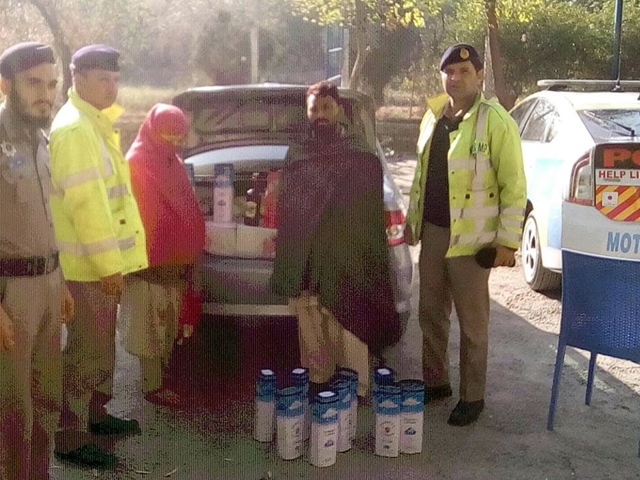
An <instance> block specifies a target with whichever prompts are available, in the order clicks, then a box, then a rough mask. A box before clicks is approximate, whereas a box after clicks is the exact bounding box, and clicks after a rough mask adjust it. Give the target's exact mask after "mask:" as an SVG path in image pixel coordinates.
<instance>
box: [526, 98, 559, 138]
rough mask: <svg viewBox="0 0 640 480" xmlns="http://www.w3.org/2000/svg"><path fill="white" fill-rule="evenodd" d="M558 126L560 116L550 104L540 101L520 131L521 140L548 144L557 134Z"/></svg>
mask: <svg viewBox="0 0 640 480" xmlns="http://www.w3.org/2000/svg"><path fill="white" fill-rule="evenodd" d="M559 126H560V114H559V113H558V111H557V110H556V109H555V107H554V106H553V105H551V103H549V102H547V101H546V100H542V99H540V100H538V103H536V106H535V107H534V108H533V111H532V112H531V116H530V117H529V120H528V121H527V124H526V125H525V127H524V130H523V131H522V139H523V140H529V141H532V142H542V143H548V142H550V141H551V140H553V138H554V137H555V136H556V134H557V133H558V128H559Z"/></svg>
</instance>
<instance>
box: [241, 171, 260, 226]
mask: <svg viewBox="0 0 640 480" xmlns="http://www.w3.org/2000/svg"><path fill="white" fill-rule="evenodd" d="M252 180H253V181H252V185H251V188H250V189H249V190H247V195H246V203H245V205H246V206H245V211H244V224H245V225H248V226H250V227H257V226H259V225H260V204H261V203H262V197H261V195H260V190H259V188H258V174H257V173H254V174H253V178H252Z"/></svg>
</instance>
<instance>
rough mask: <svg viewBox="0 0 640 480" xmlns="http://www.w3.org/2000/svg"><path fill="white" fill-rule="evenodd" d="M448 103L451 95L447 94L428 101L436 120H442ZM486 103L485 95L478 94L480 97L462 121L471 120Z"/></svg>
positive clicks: (477, 96)
mask: <svg viewBox="0 0 640 480" xmlns="http://www.w3.org/2000/svg"><path fill="white" fill-rule="evenodd" d="M448 101H449V95H448V94H446V93H443V94H441V95H438V96H436V97H431V98H430V99H429V100H427V106H428V107H429V108H430V109H431V111H432V112H433V114H434V115H435V117H436V118H440V117H441V116H442V113H443V112H444V107H445V105H446V104H447V102H448ZM484 101H485V98H484V95H483V93H482V92H478V95H476V100H475V102H473V105H472V106H471V108H470V109H469V111H468V112H467V113H465V114H464V116H463V117H462V120H463V121H464V120H467V119H469V118H471V117H472V116H473V115H474V114H475V113H476V112H477V111H478V108H479V107H480V104H481V103H482V102H484Z"/></svg>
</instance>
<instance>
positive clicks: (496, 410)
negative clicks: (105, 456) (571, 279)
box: [51, 158, 640, 480]
mask: <svg viewBox="0 0 640 480" xmlns="http://www.w3.org/2000/svg"><path fill="white" fill-rule="evenodd" d="M390 168H391V170H392V172H393V174H394V177H395V178H396V180H397V183H398V185H399V186H400V188H401V189H402V190H403V193H405V194H406V193H407V192H408V189H409V186H410V183H411V178H412V175H413V171H414V168H415V160H412V159H411V158H400V159H397V160H396V161H394V162H392V163H390ZM412 253H413V255H414V258H417V254H418V250H417V249H414V250H413V252H412ZM490 282H491V295H492V304H491V308H492V322H491V327H490V335H491V340H490V352H489V355H490V359H489V373H488V388H487V397H486V403H487V407H486V409H485V412H484V413H483V414H482V416H481V418H480V420H479V421H478V422H477V423H476V424H475V425H473V426H470V427H466V428H454V427H449V426H448V425H447V424H446V420H447V417H448V415H449V412H450V411H451V409H452V408H453V406H454V405H455V402H456V401H457V399H456V398H455V395H454V398H451V399H448V400H446V401H442V402H439V403H436V404H435V405H430V406H429V407H428V408H427V409H426V417H425V429H426V431H425V438H424V452H423V454H421V455H413V456H402V457H401V458H398V459H382V458H379V457H376V456H375V455H373V453H372V451H373V416H372V412H371V408H370V406H366V405H365V406H362V407H361V408H360V414H359V415H360V416H359V431H358V439H357V441H356V443H355V446H354V448H353V449H352V450H351V451H350V452H348V453H345V454H341V455H340V456H339V458H338V462H337V464H336V465H335V466H333V467H330V468H327V469H316V468H314V467H312V466H310V465H309V464H308V463H307V462H306V461H305V460H304V459H299V460H295V461H290V462H285V461H281V460H279V459H278V457H277V453H276V451H275V448H274V446H273V445H262V444H257V443H255V442H254V441H252V440H251V412H252V407H251V399H250V394H247V393H246V392H250V390H251V387H252V385H251V375H252V374H253V371H254V370H252V369H253V368H254V367H255V365H257V364H259V361H254V360H251V359H252V356H253V355H256V352H265V351H267V345H270V346H271V347H269V348H271V350H270V351H269V352H268V353H267V354H268V355H272V358H276V357H278V358H279V360H278V361H279V363H278V366H279V367H282V368H288V367H289V366H290V364H291V362H292V360H291V358H292V357H291V355H290V354H288V353H287V352H290V351H292V349H294V348H295V345H294V344H295V325H294V324H291V322H285V321H282V320H279V321H272V322H271V323H270V324H268V326H267V329H266V330H265V329H262V330H260V328H262V327H257V326H256V324H255V323H248V322H247V323H245V324H244V325H243V326H242V327H241V331H243V332H245V333H241V334H240V335H239V342H240V343H241V344H242V345H240V346H239V347H238V348H239V352H240V353H238V354H237V355H236V356H233V355H232V356H231V357H232V358H231V359H230V358H229V355H228V354H227V353H224V352H225V350H224V348H225V345H229V344H231V343H233V341H234V340H233V338H231V337H229V336H226V337H224V336H222V337H220V336H218V337H215V336H214V337H211V338H209V337H207V340H206V341H204V340H202V341H201V343H207V344H208V346H209V350H206V352H208V353H207V355H209V356H211V355H214V358H216V359H218V361H219V362H222V363H225V362H226V364H227V365H229V364H232V365H235V366H236V367H237V369H238V371H240V373H239V374H238V375H237V378H238V380H237V381H236V382H235V383H229V384H226V386H225V384H224V383H221V384H207V383H206V382H203V381H202V379H206V378H209V377H210V376H213V375H214V373H215V372H214V370H215V368H214V367H213V366H212V365H213V364H212V363H207V364H206V365H205V366H204V367H202V366H200V367H198V364H199V363H203V359H202V358H200V359H199V360H198V358H199V357H198V356H197V355H195V354H194V359H195V360H194V361H193V365H192V369H193V371H194V372H196V373H194V374H193V377H194V378H195V380H194V383H193V388H194V390H197V391H198V392H199V395H198V396H194V397H193V401H192V405H191V408H189V409H188V410H187V411H185V412H179V413H173V412H170V411H168V410H166V409H163V408H158V407H155V406H153V405H150V404H148V403H146V402H144V401H142V400H141V395H140V393H139V388H140V384H139V373H138V365H137V361H136V360H135V359H133V358H132V357H130V356H129V355H127V354H126V353H125V352H123V351H122V350H121V349H119V351H118V372H117V375H116V398H115V399H114V401H113V402H111V405H110V409H111V410H112V411H113V412H114V413H116V414H123V415H128V416H130V417H133V418H138V419H140V420H141V424H142V427H143V430H144V431H143V434H142V435H140V436H137V437H133V438H128V439H125V440H122V441H119V442H115V443H113V442H112V443H111V444H110V445H113V447H114V449H115V452H116V453H117V454H118V455H119V456H120V458H121V464H120V465H119V467H118V470H117V471H116V472H105V473H99V472H92V471H90V470H84V471H83V470H78V469H75V468H73V467H70V466H68V465H60V464H57V463H56V464H54V465H53V467H52V470H51V472H52V474H53V478H55V479H65V480H66V479H69V480H72V479H80V478H96V477H97V478H103V479H160V478H172V479H194V480H200V479H221V480H222V479H223V480H234V479H248V480H258V479H260V478H265V479H266V478H274V479H278V480H280V479H296V478H305V479H345V480H346V479H352V478H357V479H362V480H364V479H371V480H374V479H375V480H377V479H381V480H382V479H385V480H387V479H389V480H392V479H402V480H405V479H406V480H411V479H452V480H453V479H455V480H466V479H470V480H471V479H474V480H475V479H479V480H484V479H487V480H488V479H509V480H510V479H540V480H545V479H549V480H551V479H553V480H555V479H558V480H560V479H593V480H600V479H621V480H622V479H625V480H626V479H634V478H640V459H638V458H637V457H636V453H637V446H638V420H639V415H638V414H639V413H640V408H639V407H640V401H639V397H638V393H640V368H639V367H638V366H637V365H636V364H634V363H631V362H626V361H621V360H615V359H610V358H600V359H599V361H598V369H597V373H596V380H595V389H594V394H593V400H592V405H591V406H586V405H584V390H585V382H586V373H587V367H588V358H587V356H586V354H585V352H581V351H578V350H574V349H568V351H567V356H566V361H565V369H564V375H563V379H562V385H561V391H560V400H559V406H558V412H557V416H556V428H555V431H554V432H548V431H547V430H546V416H547V410H548V406H549V397H550V390H551V380H552V375H553V367H554V363H555V356H556V347H557V342H558V337H557V335H558V331H559V325H560V309H561V305H560V301H559V298H560V297H559V294H558V293H556V294H553V295H548V296H545V295H540V294H537V293H535V292H532V291H531V290H529V288H528V287H527V285H526V284H525V282H524V280H523V279H522V275H521V272H520V270H519V268H513V269H506V268H500V269H496V270H494V272H493V273H492V275H491V280H490ZM415 286H416V289H417V281H416V285H415ZM416 291H417V290H416ZM452 326H453V328H452V334H451V355H450V356H451V361H452V369H451V370H452V375H453V378H452V382H453V384H454V390H455V386H456V385H457V370H458V369H457V358H458V336H459V332H458V329H457V322H456V321H455V319H454V320H453V321H452ZM216 332H217V330H216ZM246 332H249V333H246ZM218 333H219V332H218ZM269 335H271V336H269ZM236 340H238V339H236ZM274 345H275V346H274ZM420 345H421V332H420V328H419V326H418V323H417V319H416V316H415V315H413V318H412V319H411V321H410V323H409V327H408V329H407V332H406V334H405V336H404V338H403V339H402V341H401V342H400V343H399V344H398V345H397V346H396V347H395V348H394V349H392V351H390V352H389V361H390V363H391V364H392V366H395V367H396V368H397V370H398V373H399V376H401V377H404V378H411V377H413V378H415V377H419V376H420V374H421V371H420ZM221 349H222V350H221ZM220 352H223V353H220ZM198 355H200V353H198ZM240 360H242V362H241V363H242V364H243V366H239V364H240ZM252 362H253V363H252ZM293 362H295V360H293ZM245 363H247V364H249V366H247V365H244V364H245ZM243 371H248V372H249V373H247V374H246V375H245V374H244V373H242V372H243ZM216 385H217V386H216ZM230 389H231V390H232V391H231V393H230ZM233 389H237V391H236V392H235V393H237V394H234V391H233ZM240 392H244V393H242V394H241V393H240ZM140 472H148V473H140ZM169 474H170V475H169Z"/></svg>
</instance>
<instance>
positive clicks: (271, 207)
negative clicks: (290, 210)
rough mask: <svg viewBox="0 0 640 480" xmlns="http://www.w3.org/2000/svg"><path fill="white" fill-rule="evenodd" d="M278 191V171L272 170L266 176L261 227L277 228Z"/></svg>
mask: <svg viewBox="0 0 640 480" xmlns="http://www.w3.org/2000/svg"><path fill="white" fill-rule="evenodd" d="M279 191H280V170H272V171H270V172H269V175H267V189H266V191H265V194H264V198H263V202H262V211H263V215H262V226H263V227H265V228H278V211H277V206H278V194H279Z"/></svg>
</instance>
